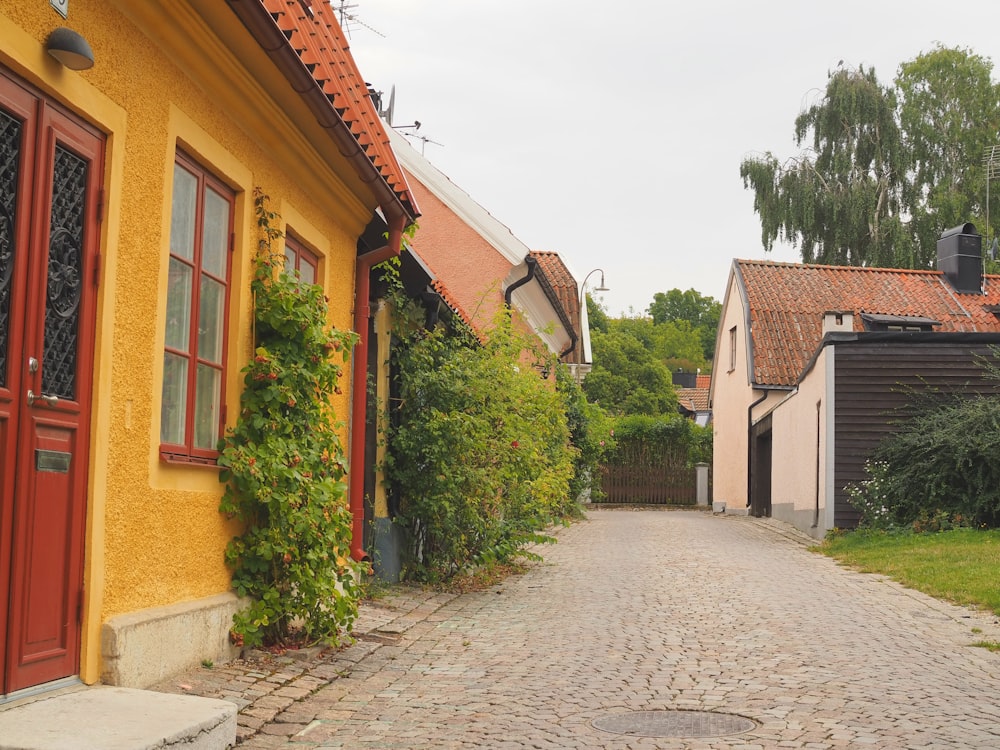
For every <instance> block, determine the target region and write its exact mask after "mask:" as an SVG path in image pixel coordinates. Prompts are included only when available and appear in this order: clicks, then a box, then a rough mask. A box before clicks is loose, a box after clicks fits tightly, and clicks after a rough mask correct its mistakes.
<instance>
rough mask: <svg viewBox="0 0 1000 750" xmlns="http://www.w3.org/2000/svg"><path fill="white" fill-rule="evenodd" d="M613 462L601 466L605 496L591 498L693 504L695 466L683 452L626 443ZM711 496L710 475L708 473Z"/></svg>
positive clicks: (603, 500)
mask: <svg viewBox="0 0 1000 750" xmlns="http://www.w3.org/2000/svg"><path fill="white" fill-rule="evenodd" d="M615 458H616V460H615V462H614V463H611V464H607V465H604V466H602V467H601V489H603V490H604V495H605V497H603V498H601V499H600V500H596V499H595V502H601V503H636V504H652V505H695V504H696V503H697V502H698V483H697V470H696V469H694V468H693V467H690V468H689V467H688V465H687V460H686V457H685V456H679V455H676V454H671V453H659V454H657V453H656V452H654V451H651V450H650V449H649V448H648V447H647V446H644V445H635V446H628V449H626V450H624V451H619V452H618V455H616V457H615ZM709 497H711V476H710V477H709Z"/></svg>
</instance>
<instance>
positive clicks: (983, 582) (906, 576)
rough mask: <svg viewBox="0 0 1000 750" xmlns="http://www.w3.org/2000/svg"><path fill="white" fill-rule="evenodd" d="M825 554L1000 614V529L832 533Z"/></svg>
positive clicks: (825, 544)
mask: <svg viewBox="0 0 1000 750" xmlns="http://www.w3.org/2000/svg"><path fill="white" fill-rule="evenodd" d="M818 549H819V550H820V551H821V552H823V554H826V555H829V556H831V557H833V558H836V559H837V560H839V561H840V562H843V563H844V564H846V565H850V566H853V567H855V568H858V569H860V570H862V571H864V572H866V573H879V574H882V575H886V576H889V577H890V578H892V579H893V580H895V581H898V582H899V583H902V584H903V585H904V586H908V587H910V588H913V589H916V590H918V591H922V592H924V593H925V594H928V595H930V596H934V597H937V598H940V599H946V600H948V601H952V602H955V603H957V604H962V605H967V606H974V607H982V608H985V609H988V610H992V611H993V612H995V613H996V614H998V615H1000V587H997V585H996V571H997V566H998V565H1000V530H989V531H983V530H977V529H954V530H951V531H943V532H940V533H936V534H912V533H889V532H885V531H875V530H859V531H854V532H850V533H846V534H845V533H838V534H831V535H829V536H828V538H827V539H826V540H825V541H824V542H823V544H822V546H820V547H819V548H818Z"/></svg>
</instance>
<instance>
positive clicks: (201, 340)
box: [198, 274, 226, 364]
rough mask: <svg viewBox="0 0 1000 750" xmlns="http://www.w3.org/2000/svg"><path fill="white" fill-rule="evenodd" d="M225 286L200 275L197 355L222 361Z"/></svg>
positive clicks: (215, 361)
mask: <svg viewBox="0 0 1000 750" xmlns="http://www.w3.org/2000/svg"><path fill="white" fill-rule="evenodd" d="M225 290H226V288H225V287H224V286H223V285H222V284H220V283H219V282H217V281H215V280H214V279H212V278H211V277H209V276H205V275H204V274H202V277H201V306H200V308H199V310H198V357H199V359H207V360H208V361H209V362H214V363H215V364H220V363H221V362H222V324H223V320H224V315H223V307H222V302H223V298H224V296H225Z"/></svg>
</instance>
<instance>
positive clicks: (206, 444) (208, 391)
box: [194, 365, 222, 450]
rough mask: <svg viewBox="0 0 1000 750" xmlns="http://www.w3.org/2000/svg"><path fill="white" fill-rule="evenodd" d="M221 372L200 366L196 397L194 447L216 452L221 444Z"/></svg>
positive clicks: (206, 366)
mask: <svg viewBox="0 0 1000 750" xmlns="http://www.w3.org/2000/svg"><path fill="white" fill-rule="evenodd" d="M220 372H221V371H220V370H216V369H215V368H214V367H209V366H208V365H198V384H197V386H196V391H195V397H194V447H195V448H201V449H205V450H215V449H216V448H217V447H218V445H217V443H218V442H219V406H220V404H219V400H220V392H221V385H222V378H221V377H220Z"/></svg>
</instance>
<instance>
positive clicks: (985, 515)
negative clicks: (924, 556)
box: [848, 394, 1000, 529]
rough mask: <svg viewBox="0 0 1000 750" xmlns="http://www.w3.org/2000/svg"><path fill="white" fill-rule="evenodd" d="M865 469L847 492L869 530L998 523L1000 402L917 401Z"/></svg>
mask: <svg viewBox="0 0 1000 750" xmlns="http://www.w3.org/2000/svg"><path fill="white" fill-rule="evenodd" d="M919 403H920V406H921V408H920V409H919V410H914V411H915V412H916V413H915V414H913V416H911V417H910V418H909V419H907V420H906V421H904V422H902V423H901V424H900V427H899V429H898V431H897V432H895V433H894V434H892V435H890V436H888V437H887V438H885V439H884V440H883V441H882V442H881V443H880V444H879V447H878V448H877V449H876V451H875V454H874V456H873V460H872V461H871V462H869V464H868V465H867V467H866V468H867V471H868V474H869V479H868V480H866V481H864V482H862V483H860V484H858V485H855V486H853V487H849V488H848V494H849V496H850V498H851V502H852V504H853V505H854V506H855V507H856V508H857V509H858V510H859V511H861V513H862V521H863V523H864V524H865V525H870V526H876V527H879V526H882V527H884V526H886V525H895V526H911V525H914V524H916V526H918V527H920V528H922V529H939V528H950V527H952V526H955V525H967V524H972V525H976V526H989V527H995V526H997V525H998V524H1000V462H998V461H997V456H998V455H1000V396H998V395H993V394H973V395H971V396H954V397H949V398H946V399H945V400H943V401H940V402H939V403H937V404H936V405H933V406H930V405H928V401H927V399H926V398H923V399H921V400H920V402H919Z"/></svg>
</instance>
